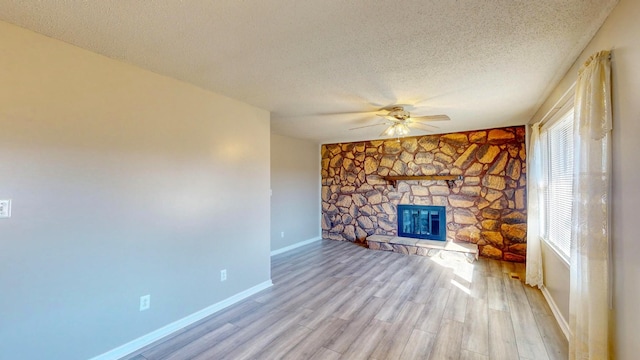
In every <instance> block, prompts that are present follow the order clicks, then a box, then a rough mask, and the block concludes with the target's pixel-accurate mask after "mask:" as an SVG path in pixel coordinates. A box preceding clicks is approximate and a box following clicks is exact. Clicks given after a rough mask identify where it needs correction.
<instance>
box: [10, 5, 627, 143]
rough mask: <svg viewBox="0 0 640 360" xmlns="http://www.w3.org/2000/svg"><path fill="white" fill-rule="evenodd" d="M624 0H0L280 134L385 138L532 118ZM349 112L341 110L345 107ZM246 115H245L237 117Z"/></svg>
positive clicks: (59, 35)
mask: <svg viewBox="0 0 640 360" xmlns="http://www.w3.org/2000/svg"><path fill="white" fill-rule="evenodd" d="M616 3H617V0H537V1H525V0H522V1H516V0H486V1H477V0H406V1H398V0H376V1H369V0H367V1H365V0H358V1H344V0H318V1H300V0H269V1H264V0H244V1H243V0H217V1H204V0H201V1H198V0H191V1H189V0H180V1H179V0H171V1H169V0H162V1H150V0H146V1H144V0H137V1H131V0H100V1H81V0H76V1H71V0H58V1H41V0H0V19H1V20H4V21H7V22H10V23H14V24H17V25H19V26H23V27H25V28H28V29H31V30H34V31H36V32H39V33H42V34H45V35H47V36H50V37H53V38H56V39H60V40H63V41H66V42H68V43H71V44H74V45H77V46H80V47H82V48H86V49H89V50H91V51H94V52H97V53H100V54H104V55H106V56H109V57H111V58H115V59H119V60H123V61H125V62H128V63H131V64H135V65H138V66H140V67H143V68H146V69H149V70H151V71H154V72H157V73H160V74H164V75H168V76H171V77H174V78H177V79H181V80H184V81H187V82H190V83H193V84H196V85H198V86H201V87H203V88H207V89H210V90H213V91H215V92H218V93H221V94H225V95H227V96H230V97H232V98H235V99H238V100H242V101H244V102H247V103H249V104H253V105H255V106H258V107H261V108H264V109H267V110H270V111H271V112H272V115H271V118H272V130H273V132H275V133H279V134H283V135H289V136H293V137H298V138H306V139H312V140H315V141H317V142H336V141H356V140H364V139H373V138H378V137H379V136H378V135H379V133H380V132H381V131H382V130H384V128H385V127H384V126H380V127H372V128H365V129H359V130H351V131H350V130H348V129H349V128H352V127H357V126H363V125H369V124H375V123H377V122H380V121H381V120H380V119H379V118H376V117H375V116H372V115H371V114H368V115H367V114H362V113H359V112H363V111H373V110H377V109H379V108H381V107H385V106H388V105H391V104H394V103H401V104H409V105H412V107H411V111H412V113H413V114H415V115H430V114H447V115H449V116H450V117H451V119H452V120H451V121H449V122H439V123H437V124H435V125H437V126H439V127H440V128H439V130H438V131H437V132H440V133H443V132H452V131H463V130H473V129H480V128H489V127H502V126H507V125H515V124H524V123H526V122H527V121H528V120H529V119H530V118H531V116H532V115H533V114H534V112H535V111H536V110H537V108H538V106H539V105H540V104H541V102H542V101H543V100H544V98H545V97H546V96H547V95H548V93H549V91H550V90H551V89H552V88H553V87H554V86H555V84H556V82H557V81H559V79H560V78H561V76H563V75H564V73H565V72H566V71H567V69H568V68H569V66H570V65H571V64H572V63H573V62H574V61H575V59H576V57H577V56H578V55H579V54H580V51H581V50H582V49H583V48H584V46H585V45H586V44H587V43H588V41H589V40H590V39H591V38H592V36H593V35H594V34H595V32H596V31H597V30H598V28H599V27H600V25H601V24H602V23H603V22H604V20H605V18H606V16H607V15H608V14H609V12H610V11H611V9H612V8H613V7H614V6H615V4H616ZM338 113H344V114H338ZM238 121H241V119H238Z"/></svg>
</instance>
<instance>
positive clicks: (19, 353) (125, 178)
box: [0, 22, 270, 359]
mask: <svg viewBox="0 0 640 360" xmlns="http://www.w3.org/2000/svg"><path fill="white" fill-rule="evenodd" d="M0 34H2V36H1V37H0V199H12V200H13V216H12V217H11V218H10V219H0V294H1V295H0V339H2V340H1V343H2V345H1V346H0V358H2V359H86V358H89V357H92V356H96V355H99V354H101V353H103V352H106V351H108V350H111V349H113V348H115V347H117V346H120V345H122V344H124V343H126V342H128V341H131V340H133V339H135V338H137V337H139V336H142V335H145V334H147V333H149V332H151V331H154V330H156V329H158V328H160V327H162V326H165V325H167V324H168V323H170V322H173V321H176V320H178V319H180V318H182V317H184V316H186V315H189V314H192V313H194V312H196V311H198V310H200V309H203V308H205V307H207V306H209V305H212V304H214V303H216V302H219V301H221V300H223V299H226V298H228V297H230V296H232V295H234V294H237V293H239V292H241V291H244V290H246V289H248V288H250V287H252V286H256V285H258V284H263V283H265V282H269V279H270V257H269V251H270V246H269V171H270V170H269V161H270V160H269V146H270V145H269V142H270V137H269V113H268V112H266V111H264V110H260V109H257V108H255V107H252V106H248V105H246V104H243V103H240V102H238V101H234V100H232V99H229V98H226V97H223V96H220V95H217V94H214V93H211V92H208V91H205V90H202V89H200V88H197V87H194V86H192V85H189V84H186V83H183V82H179V81H176V80H173V79H170V78H167V77H164V76H159V75H157V74H154V73H151V72H149V71H145V70H141V69H139V68H136V67H133V66H130V65H127V64H124V63H121V62H117V61H114V60H111V59H108V58H105V57H102V56H99V55H96V54H93V53H90V52H87V51H85V50H81V49H79V48H76V47H73V46H70V45H68V44H65V43H62V42H60V41H56V40H52V39H50V38H47V37H44V36H41V35H37V34H35V33H32V32H30V31H26V30H23V29H20V28H18V27H15V26H13V25H9V24H7V23H3V22H0ZM247 129H250V131H247ZM223 268H226V269H227V270H228V280H227V281H226V282H224V283H221V282H220V281H219V277H220V275H219V274H220V270H221V269H223ZM145 294H151V309H149V310H148V311H145V312H139V311H138V302H139V297H140V296H141V295H145Z"/></svg>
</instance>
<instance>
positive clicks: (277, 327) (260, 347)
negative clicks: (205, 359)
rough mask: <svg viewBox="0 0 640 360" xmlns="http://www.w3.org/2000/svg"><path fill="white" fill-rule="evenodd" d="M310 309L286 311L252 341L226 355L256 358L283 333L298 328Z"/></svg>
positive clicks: (238, 357)
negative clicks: (294, 311)
mask: <svg viewBox="0 0 640 360" xmlns="http://www.w3.org/2000/svg"><path fill="white" fill-rule="evenodd" d="M308 313H310V311H308V310H306V311H300V312H297V313H285V315H284V316H283V317H282V318H281V319H279V320H278V321H276V322H275V323H273V324H272V325H271V326H269V327H268V328H265V329H262V331H260V332H259V333H257V334H255V335H253V338H252V339H251V341H247V342H245V343H244V344H243V345H242V346H238V347H236V348H235V349H233V350H231V351H229V352H228V353H227V354H226V355H225V356H226V357H228V358H230V359H250V358H255V356H254V355H256V354H260V353H262V352H264V350H265V349H266V348H267V345H269V344H270V343H271V342H272V341H274V340H275V339H276V338H278V337H279V336H280V335H281V334H283V333H286V332H288V330H290V329H291V328H297V327H298V326H297V324H298V323H299V322H300V319H302V318H303V317H305V316H306V315H308Z"/></svg>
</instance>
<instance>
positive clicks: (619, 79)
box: [533, 0, 640, 359]
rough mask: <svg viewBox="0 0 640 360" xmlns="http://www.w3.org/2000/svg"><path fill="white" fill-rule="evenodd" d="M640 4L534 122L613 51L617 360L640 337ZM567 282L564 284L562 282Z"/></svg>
mask: <svg viewBox="0 0 640 360" xmlns="http://www.w3.org/2000/svg"><path fill="white" fill-rule="evenodd" d="M638 19H640V2H638V1H636V0H621V1H620V3H619V4H618V5H617V7H616V8H615V9H614V10H613V12H612V13H611V14H610V15H609V18H608V19H607V20H606V21H605V23H604V25H603V26H602V28H600V30H599V31H598V33H597V34H596V36H595V37H594V38H593V40H592V41H591V42H590V43H589V45H588V46H587V47H586V48H585V50H584V52H583V53H582V54H581V55H580V57H579V58H578V59H577V61H576V63H575V64H574V66H573V67H572V68H571V70H570V71H569V72H568V73H567V75H566V76H565V77H564V79H563V80H562V81H561V82H560V84H559V85H558V86H557V87H556V89H555V90H554V91H553V93H552V95H551V96H550V97H549V98H548V99H547V101H546V102H545V103H544V105H543V107H542V108H541V109H540V110H539V111H538V115H537V116H536V117H535V118H534V119H533V121H536V120H537V119H538V118H540V116H541V114H544V113H546V112H547V111H548V109H549V108H550V107H551V106H553V104H554V103H555V101H556V100H557V99H558V98H560V97H561V96H562V94H563V93H564V92H565V91H566V90H567V89H568V88H569V87H570V86H571V85H572V84H573V83H574V82H575V80H576V78H577V71H578V69H579V67H580V66H581V65H582V64H583V63H584V62H585V61H586V59H587V58H588V57H589V56H590V55H592V54H593V53H595V52H597V51H600V50H604V49H612V50H613V57H612V86H613V127H614V128H613V133H612V134H613V136H612V146H613V175H612V188H613V190H612V191H613V197H612V203H613V221H612V235H613V239H612V242H613V262H614V271H615V272H614V277H615V278H614V284H613V286H614V311H615V337H616V340H615V349H616V355H617V356H616V358H617V359H635V358H637V356H638V349H640V347H639V346H638V340H637V339H636V337H637V334H638V333H640V312H638V309H637V308H638V300H639V299H640V261H638V259H640V241H638V231H637V229H638V225H637V223H638V215H637V214H638V204H640V191H638V184H640V166H639V165H638V154H640V142H639V141H638V134H640V101H638V94H639V93H640V41H638V34H640V22H639V21H638ZM545 274H546V275H547V282H548V281H555V279H554V278H555V277H558V278H564V279H568V277H569V273H568V271H557V270H555V269H545ZM562 281H566V280H562Z"/></svg>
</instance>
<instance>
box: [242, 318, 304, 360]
mask: <svg viewBox="0 0 640 360" xmlns="http://www.w3.org/2000/svg"><path fill="white" fill-rule="evenodd" d="M311 331H312V330H311V329H309V328H307V327H304V326H301V325H293V326H292V327H291V328H289V329H287V331H285V332H283V333H281V334H280V335H279V336H278V337H276V338H275V339H274V340H273V341H272V342H271V343H269V344H268V345H267V346H265V347H264V348H262V349H260V350H259V351H256V352H255V356H254V357H255V358H256V359H281V358H282V357H284V356H285V355H286V354H287V353H288V352H289V351H291V349H293V348H294V347H295V346H297V345H298V344H299V343H300V342H302V341H303V340H304V339H306V338H308V337H309V334H310V333H311Z"/></svg>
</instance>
